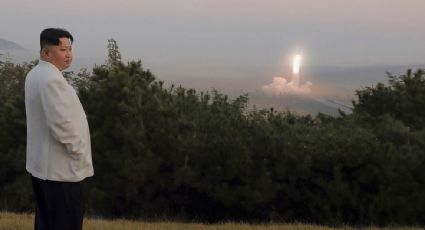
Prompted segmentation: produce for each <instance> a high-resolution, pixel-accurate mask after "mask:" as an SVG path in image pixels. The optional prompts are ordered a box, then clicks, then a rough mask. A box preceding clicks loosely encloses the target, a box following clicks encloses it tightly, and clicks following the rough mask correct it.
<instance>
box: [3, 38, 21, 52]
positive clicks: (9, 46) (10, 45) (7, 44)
mask: <svg viewBox="0 0 425 230" xmlns="http://www.w3.org/2000/svg"><path fill="white" fill-rule="evenodd" d="M24 49H25V48H24V47H22V46H20V45H19V44H17V43H15V42H12V41H9V40H6V39H3V38H0V50H24Z"/></svg>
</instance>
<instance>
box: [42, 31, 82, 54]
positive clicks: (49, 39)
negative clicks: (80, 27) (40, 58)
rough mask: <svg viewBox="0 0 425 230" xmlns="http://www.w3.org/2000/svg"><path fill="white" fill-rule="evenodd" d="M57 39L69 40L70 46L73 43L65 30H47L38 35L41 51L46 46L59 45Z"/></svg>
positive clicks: (72, 39) (69, 34)
mask: <svg viewBox="0 0 425 230" xmlns="http://www.w3.org/2000/svg"><path fill="white" fill-rule="evenodd" d="M59 38H69V39H70V40H71V44H72V43H73V42H74V38H73V37H72V35H71V33H69V32H68V31H67V30H65V29H61V28H47V29H45V30H43V31H42V32H41V34H40V48H41V49H43V48H44V47H46V46H48V45H53V46H57V45H59V42H60V41H59Z"/></svg>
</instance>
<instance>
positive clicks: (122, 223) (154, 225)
mask: <svg viewBox="0 0 425 230" xmlns="http://www.w3.org/2000/svg"><path fill="white" fill-rule="evenodd" d="M33 219H34V215H33V214H13V213H8V212H0V230H31V229H33ZM113 229H114V230H115V229H117V230H130V229H131V230H133V229H143V230H169V229H171V230H173V229H175V230H227V229H228V230H292V229H294V230H331V229H333V230H338V229H341V230H342V229H344V230H351V229H356V228H351V227H343V228H329V227H323V226H313V225H305V224H266V225H251V224H243V223H223V224H201V223H173V222H137V221H130V220H97V219H85V220H84V230H113ZM364 229H368V230H375V229H376V230H378V229H394V230H396V229H397V230H402V229H406V230H416V229H417V230H419V229H423V228H414V227H387V228H375V227H369V228H364Z"/></svg>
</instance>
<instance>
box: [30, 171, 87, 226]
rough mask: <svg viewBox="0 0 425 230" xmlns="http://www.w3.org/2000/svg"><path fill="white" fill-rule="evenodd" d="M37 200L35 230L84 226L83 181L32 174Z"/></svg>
mask: <svg viewBox="0 0 425 230" xmlns="http://www.w3.org/2000/svg"><path fill="white" fill-rule="evenodd" d="M32 185H33V190H34V194H35V200H36V211H35V223H34V229H35V230H81V229H82V228H83V216H84V197H83V182H82V181H81V182H58V181H49V180H41V179H38V178H36V177H33V176H32Z"/></svg>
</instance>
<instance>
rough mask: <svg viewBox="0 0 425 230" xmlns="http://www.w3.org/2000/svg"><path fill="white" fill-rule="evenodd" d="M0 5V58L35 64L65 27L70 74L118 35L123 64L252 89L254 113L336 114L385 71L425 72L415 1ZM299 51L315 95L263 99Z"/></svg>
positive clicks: (287, 73) (132, 0) (177, 78)
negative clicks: (50, 35) (52, 33)
mask: <svg viewBox="0 0 425 230" xmlns="http://www.w3.org/2000/svg"><path fill="white" fill-rule="evenodd" d="M1 6H2V7H0V20H1V21H2V25H1V28H0V38H1V39H2V40H0V53H9V55H10V56H11V57H12V60H14V61H17V62H20V61H29V60H32V59H35V58H37V56H38V49H39V44H38V42H39V41H38V36H39V33H40V32H41V30H42V29H44V28H47V27H62V28H66V29H68V30H69V31H70V32H71V33H72V34H73V35H74V37H75V43H74V64H73V67H72V69H73V70H78V69H80V68H89V69H90V68H91V67H92V66H93V65H94V64H95V63H97V64H102V63H104V61H105V59H106V54H107V48H106V45H107V40H108V39H109V38H114V39H116V40H117V42H118V45H119V47H120V51H121V53H122V55H123V58H124V60H134V59H136V60H137V59H141V60H142V62H143V65H144V67H145V68H148V69H150V70H151V71H152V72H153V73H154V74H155V75H156V76H157V78H159V79H161V80H163V81H165V83H167V84H171V83H175V84H182V85H183V86H185V87H191V88H196V89H200V90H209V89H211V88H213V87H214V88H217V89H218V90H221V91H223V92H224V93H227V94H229V95H231V96H235V95H239V94H241V93H248V94H249V95H250V99H251V103H252V104H255V105H257V106H258V107H269V106H273V107H276V108H290V109H294V110H297V111H300V112H311V113H314V112H318V111H320V112H326V113H332V111H335V108H341V107H340V106H339V105H340V104H343V105H349V104H350V101H351V100H352V99H353V98H354V91H355V90H356V89H359V88H361V87H365V86H370V85H373V84H376V83H377V82H386V80H387V79H386V74H385V72H387V71H388V72H392V73H394V74H402V73H404V72H405V71H406V70H407V69H408V68H412V69H417V68H424V66H425V40H424V39H423V38H424V37H425V30H424V29H423V25H424V24H425V17H424V16H423V9H425V1H421V0H406V1H388V0H371V1H366V0H359V1H338V0H322V1H317V2H316V1H307V0H300V1H286V0H282V1H279V0H266V1H254V0H230V1H212V0H204V1H201V0H187V1H178V2H177V1H176V2H174V1H150V0H149V1H136V0H128V1H125V2H117V1H100V0H94V1H81V0H75V1H53V0H41V1H37V3H35V2H34V1H29V0H22V1H11V0H2V1H1ZM11 42H12V43H11ZM295 54H301V55H302V57H303V58H302V64H301V70H300V74H299V77H300V85H302V84H305V83H306V82H307V81H308V82H310V83H311V92H310V93H309V94H308V95H304V96H299V95H293V94H288V93H287V92H282V93H281V94H279V93H278V94H275V95H270V94H267V93H265V92H264V90H263V89H264V86H268V85H272V84H279V82H283V81H282V79H286V80H288V82H289V79H290V78H291V76H292V66H291V61H292V58H293V56H294V55H295ZM275 77H281V78H280V81H279V78H278V80H277V81H275V80H274V78H275ZM275 88H279V87H275ZM343 107H344V106H343ZM344 108H345V107H344Z"/></svg>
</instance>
